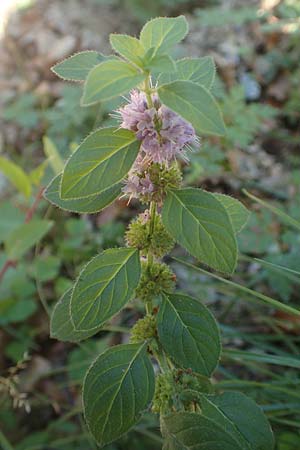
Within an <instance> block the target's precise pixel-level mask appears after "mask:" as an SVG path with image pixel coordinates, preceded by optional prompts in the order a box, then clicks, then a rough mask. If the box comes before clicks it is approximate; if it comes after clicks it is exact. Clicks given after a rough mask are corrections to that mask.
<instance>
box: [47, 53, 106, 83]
mask: <svg viewBox="0 0 300 450" xmlns="http://www.w3.org/2000/svg"><path fill="white" fill-rule="evenodd" d="M107 58H109V57H107V56H104V55H102V54H101V53H98V52H96V51H94V50H86V51H84V52H79V53H75V54H74V55H72V56H70V57H69V58H66V59H64V60H63V61H61V62H59V63H58V64H55V66H53V67H51V70H52V72H54V73H55V74H56V75H57V76H59V77H60V78H62V79H64V80H69V81H84V80H85V79H86V77H87V76H88V73H89V72H90V71H91V70H92V68H93V67H95V66H96V65H97V64H99V63H101V62H102V61H105V60H106V59H107Z"/></svg>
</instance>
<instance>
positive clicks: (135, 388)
mask: <svg viewBox="0 0 300 450" xmlns="http://www.w3.org/2000/svg"><path fill="white" fill-rule="evenodd" d="M153 394H154V372H153V367H152V364H151V362H150V360H149V358H148V356H147V344H142V345H141V344H127V345H117V346H115V347H113V348H110V349H108V350H106V351H105V352H104V353H102V354H101V355H100V356H99V357H98V358H97V359H96V361H95V362H94V364H92V366H91V367H90V369H89V371H88V372H87V375H86V378H85V380H84V386H83V404H84V412H85V418H86V421H87V424H88V427H89V429H90V431H91V433H92V434H93V436H94V437H95V439H96V440H97V442H98V443H99V445H100V446H104V445H106V444H108V443H109V442H112V441H113V440H115V439H118V438H119V437H120V436H122V435H123V434H124V433H126V432H127V431H128V430H129V429H130V428H131V427H132V426H133V425H135V423H136V422H137V421H138V420H139V417H140V414H141V413H142V412H143V410H145V409H146V408H147V407H148V405H149V403H150V401H151V400H152V397H153Z"/></svg>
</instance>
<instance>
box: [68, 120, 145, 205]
mask: <svg viewBox="0 0 300 450" xmlns="http://www.w3.org/2000/svg"><path fill="white" fill-rule="evenodd" d="M139 146H140V142H138V141H137V139H136V137H135V134H134V133H133V132H132V131H129V130H124V129H117V128H114V127H110V128H102V129H100V130H97V131H95V132H94V133H92V134H90V135H89V136H88V137H87V138H86V139H85V140H84V141H83V142H82V144H81V145H80V146H79V147H78V149H77V150H76V152H75V153H73V154H72V155H71V157H70V159H69V160H68V161H67V164H66V166H65V169H64V172H63V175H62V181H61V193H60V194H61V198H62V199H63V200H68V199H76V198H83V197H89V196H91V195H94V194H98V193H100V192H102V191H105V190H106V189H108V188H111V187H112V186H114V185H115V184H116V183H119V182H120V181H121V180H122V179H123V178H124V177H125V176H126V175H127V173H128V172H129V169H130V168H131V166H132V164H133V163H134V161H135V159H136V157H137V154H138V151H139Z"/></svg>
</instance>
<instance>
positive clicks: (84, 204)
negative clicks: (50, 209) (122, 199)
mask: <svg viewBox="0 0 300 450" xmlns="http://www.w3.org/2000/svg"><path fill="white" fill-rule="evenodd" d="M61 178H62V174H60V175H57V176H56V177H55V178H53V180H52V181H51V182H50V183H49V185H48V186H47V188H46V190H45V192H44V197H45V199H46V200H48V201H49V202H50V203H52V204H53V205H55V206H57V207H58V208H61V209H64V210H66V211H72V212H76V213H81V214H92V213H96V212H99V211H101V210H102V209H104V208H106V207H107V206H108V205H110V204H111V203H112V202H113V201H114V200H115V199H116V198H117V197H118V196H119V195H120V194H121V189H122V184H121V183H117V184H115V185H114V186H112V187H110V188H108V189H106V190H105V191H102V192H100V193H99V194H95V195H91V196H90V197H87V198H78V199H75V200H73V199H71V200H64V199H61V198H60V185H61Z"/></svg>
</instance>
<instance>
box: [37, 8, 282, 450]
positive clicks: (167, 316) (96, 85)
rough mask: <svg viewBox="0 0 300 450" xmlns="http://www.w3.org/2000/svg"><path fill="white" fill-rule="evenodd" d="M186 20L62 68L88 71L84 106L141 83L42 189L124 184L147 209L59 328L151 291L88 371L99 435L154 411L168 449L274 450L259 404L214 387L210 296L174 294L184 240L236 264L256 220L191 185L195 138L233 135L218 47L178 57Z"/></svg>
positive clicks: (58, 318)
mask: <svg viewBox="0 0 300 450" xmlns="http://www.w3.org/2000/svg"><path fill="white" fill-rule="evenodd" d="M187 31H188V26H187V22H186V20H185V18H184V17H183V16H180V17H176V18H156V19H153V20H151V21H149V22H148V23H146V25H145V26H144V27H143V29H142V31H141V33H140V38H139V39H137V38H135V37H131V36H127V35H120V34H112V35H111V36H110V42H111V45H112V48H113V50H114V51H115V52H116V53H117V54H118V55H119V56H103V55H102V54H100V53H97V52H93V51H88V52H81V53H78V54H76V55H73V56H71V57H70V58H68V59H66V60H65V61H63V62H61V63H59V64H57V65H56V66H54V68H53V71H54V72H55V73H56V74H57V75H58V76H60V77H62V78H65V79H68V80H74V81H84V89H83V96H82V105H83V106H85V105H90V104H94V103H96V102H104V101H107V100H110V99H112V98H114V97H117V96H120V95H124V94H126V93H128V92H130V94H129V101H128V102H127V104H124V105H123V106H121V108H119V109H118V110H117V112H116V113H115V114H117V117H118V118H119V123H118V125H117V126H115V127H107V128H100V129H98V130H96V131H94V132H92V133H91V134H90V135H89V136H88V137H87V138H86V139H85V140H84V141H83V142H82V143H81V144H80V145H79V147H78V148H77V150H76V151H75V152H74V153H73V154H72V155H71V157H70V158H69V160H68V161H67V163H66V165H65V167H64V170H63V172H62V173H61V174H59V175H58V176H57V177H56V178H54V180H53V181H52V182H51V183H50V185H49V186H48V188H47V190H46V192H45V197H46V198H47V199H48V200H49V201H50V202H51V203H53V204H55V205H57V206H58V207H60V208H63V209H66V210H69V211H74V212H79V213H93V212H97V211H100V210H102V209H103V208H105V207H106V206H107V205H109V204H110V203H111V202H112V201H113V200H114V199H116V198H117V197H119V196H120V195H123V196H127V198H128V201H129V202H130V201H131V199H132V198H135V199H138V200H139V201H140V202H141V203H142V204H143V205H145V210H144V212H143V213H142V214H140V215H139V216H138V217H137V218H136V219H134V220H133V221H132V223H131V224H130V225H129V228H128V230H127V232H126V243H127V246H126V247H124V248H113V249H109V250H106V251H104V252H102V253H101V254H98V255H96V256H95V257H94V258H93V259H92V260H91V261H90V262H89V263H88V264H87V265H86V266H85V267H84V268H83V270H82V271H81V273H80V275H79V277H78V278H77V280H76V282H75V284H74V287H73V288H72V289H70V290H69V291H67V292H66V293H65V294H64V295H63V297H62V298H61V299H60V300H59V302H58V303H57V304H56V306H55V308H54V310H53V314H52V318H51V335H52V337H53V338H57V339H60V340H62V341H71V342H79V341H81V340H83V339H86V338H88V337H91V336H93V335H94V334H96V333H97V332H98V331H99V330H101V328H102V327H103V325H104V324H105V323H106V322H107V321H109V320H110V319H111V318H112V317H113V316H114V315H115V314H117V313H119V312H120V311H121V310H122V308H124V307H125V306H126V304H127V303H128V302H129V301H131V300H133V299H138V300H139V301H140V302H143V303H144V306H145V315H144V317H142V318H141V319H140V320H138V321H137V323H136V324H135V325H134V326H133V328H132V330H131V337H130V341H129V343H127V344H122V345H116V346H115V347H112V348H109V349H108V350H106V351H105V352H104V353H102V354H100V355H99V356H98V357H97V358H96V360H95V361H94V363H93V364H92V365H91V367H90V368H89V370H88V372H87V374H86V376H85V380H84V385H83V406H84V415H85V419H86V422H87V424H88V427H89V429H90V431H91V433H92V434H93V436H94V438H95V439H96V441H97V442H98V444H99V445H100V446H101V447H102V446H104V445H106V444H108V443H110V442H112V441H114V440H116V439H118V438H119V437H120V436H122V435H123V434H124V433H126V432H127V431H128V430H130V428H131V427H133V426H134V425H135V424H136V423H137V422H138V421H139V418H140V416H141V414H142V413H143V412H144V411H146V410H152V411H153V413H155V414H158V415H159V417H160V424H161V432H162V436H163V438H164V446H163V448H164V449H165V450H179V449H192V448H194V449H200V448H204V447H205V448H206V449H207V450H216V449H221V448H222V450H229V449H232V450H233V449H234V450H237V449H241V450H250V449H253V450H254V449H255V450H270V449H272V448H273V445H274V443H273V436H272V431H271V428H270V426H269V424H268V422H267V420H266V418H265V416H264V415H263V413H262V411H261V410H260V408H259V407H258V406H257V405H256V404H255V403H254V402H253V401H252V400H251V399H249V398H247V397H246V396H244V395H243V394H241V393H239V392H225V393H218V392H216V391H215V389H214V385H213V383H212V380H211V377H212V374H213V372H214V370H215V369H216V367H217V365H218V361H219V359H220V355H221V343H220V333H219V328H218V325H217V323H216V320H215V319H214V317H213V316H212V314H211V312H210V311H209V310H208V309H207V308H206V306H204V305H203V303H202V302H201V299H195V298H191V297H189V296H187V295H185V294H183V293H180V292H177V293H176V292H175V286H176V276H175V274H174V273H173V272H172V270H171V268H170V267H169V266H167V265H166V264H165V263H164V262H162V258H163V257H164V256H165V255H166V254H167V253H169V252H170V251H171V250H172V248H173V246H174V245H175V243H178V244H179V245H181V246H182V247H183V248H184V249H186V250H187V251H188V252H189V253H190V254H191V255H192V256H194V257H195V258H196V259H197V260H199V261H200V262H201V263H204V264H206V265H207V266H209V267H210V268H212V269H214V270H216V271H219V272H222V273H225V274H231V273H233V271H234V269H235V266H236V261H237V252H238V250H237V242H236V234H237V233H238V232H239V231H240V230H241V229H242V228H243V226H244V225H245V223H246V221H247V218H248V211H247V210H246V208H245V207H244V206H243V205H242V204H241V203H240V202H239V201H237V200H236V199H233V198H231V197H228V196H225V195H222V194H215V193H210V192H207V191H205V190H202V189H195V188H182V187H181V179H182V177H181V171H180V164H179V160H180V159H181V158H184V159H188V153H189V149H190V147H191V146H198V145H199V137H198V136H199V135H201V136H202V135H205V134H211V135H223V134H224V133H225V127H224V124H223V119H222V116H221V113H220V110H219V107H218V105H217V103H216V101H215V99H214V97H213V96H212V94H211V92H210V89H211V86H212V83H213V80H214V76H215V67H214V63H213V61H212V59H211V58H210V57H204V58H184V59H181V60H178V61H174V60H173V59H172V58H171V57H170V49H171V48H172V46H173V45H175V44H177V43H178V42H180V41H181V40H182V39H183V38H184V37H185V35H186V34H187Z"/></svg>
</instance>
